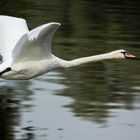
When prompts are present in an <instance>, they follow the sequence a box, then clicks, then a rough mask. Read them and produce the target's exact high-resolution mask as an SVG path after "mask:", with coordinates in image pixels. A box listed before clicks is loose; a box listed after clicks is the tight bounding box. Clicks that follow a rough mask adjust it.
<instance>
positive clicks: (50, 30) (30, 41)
mask: <svg viewBox="0 0 140 140" xmlns="http://www.w3.org/2000/svg"><path fill="white" fill-rule="evenodd" d="M59 26H60V23H56V22H51V23H48V24H44V25H41V26H39V27H37V28H35V29H33V30H31V31H29V30H28V27H27V25H26V21H25V20H24V19H21V18H16V17H10V16H0V52H1V56H2V60H3V62H2V64H1V65H0V77H1V78H4V79H20V80H22V79H31V78H34V77H37V76H39V75H41V74H44V73H46V72H48V71H50V70H52V69H56V68H68V67H72V66H77V65H80V64H83V63H88V62H95V61H99V60H105V59H119V58H133V57H135V56H134V55H131V54H128V53H127V52H126V51H125V50H117V51H113V52H109V53H106V54H101V55H95V56H89V57H83V58H79V59H75V60H71V61H66V60H63V59H60V58H58V57H56V56H55V55H53V54H52V53H51V42H52V38H53V35H54V33H55V31H56V30H57V29H58V27H59Z"/></svg>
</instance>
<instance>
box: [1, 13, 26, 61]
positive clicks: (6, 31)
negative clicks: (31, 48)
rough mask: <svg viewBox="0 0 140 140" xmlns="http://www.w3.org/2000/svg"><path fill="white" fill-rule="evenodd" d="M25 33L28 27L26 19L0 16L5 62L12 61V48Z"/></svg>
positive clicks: (2, 52) (2, 54) (2, 49)
mask: <svg viewBox="0 0 140 140" xmlns="http://www.w3.org/2000/svg"><path fill="white" fill-rule="evenodd" d="M25 33H28V28H27V25H26V21H25V20H24V19H21V18H15V17H10V16H0V54H1V56H2V57H3V61H4V62H8V63H11V61H12V50H13V49H14V47H15V46H16V44H17V42H18V40H19V39H20V38H21V37H22V36H23V35H24V34H25Z"/></svg>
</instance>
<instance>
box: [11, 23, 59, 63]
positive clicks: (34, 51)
mask: <svg viewBox="0 0 140 140" xmlns="http://www.w3.org/2000/svg"><path fill="white" fill-rule="evenodd" d="M59 26H60V23H56V22H51V23H48V24H44V25H42V26H39V27H37V28H35V29H33V30H31V31H30V32H29V33H28V34H26V35H24V36H23V37H22V38H21V40H20V41H19V42H18V44H17V46H16V48H15V49H14V51H13V57H14V62H17V61H28V60H36V59H38V60H39V59H41V58H44V57H47V56H49V54H50V53H51V42H52V38H53V35H54V33H55V31H56V30H57V29H58V27H59ZM20 46H22V47H20ZM17 50H18V51H17Z"/></svg>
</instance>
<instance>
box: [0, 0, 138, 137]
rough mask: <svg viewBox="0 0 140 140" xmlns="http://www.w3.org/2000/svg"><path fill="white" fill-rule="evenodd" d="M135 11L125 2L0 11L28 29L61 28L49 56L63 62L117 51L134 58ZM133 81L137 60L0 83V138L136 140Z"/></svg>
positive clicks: (72, 1)
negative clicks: (51, 24)
mask: <svg viewBox="0 0 140 140" xmlns="http://www.w3.org/2000/svg"><path fill="white" fill-rule="evenodd" d="M139 6H140V2H139V1H130V0H127V1H113V0H110V1H105V2H100V1H96V0H94V1H91V0H80V1H78V0H69V1H64V0H54V1H50V0H46V1H44V0H40V1H37V0H30V1H27V0H21V1H17V0H13V1H10V0H7V1H1V2H0V12H1V14H7V15H13V16H18V17H23V18H26V19H27V21H28V25H29V28H33V27H36V26H39V25H40V24H43V23H46V22H50V21H58V22H61V23H62V27H61V28H60V29H59V30H58V32H57V33H56V36H55V39H54V43H53V45H54V48H53V52H54V53H55V54H56V55H57V56H59V57H62V58H64V59H74V58H77V57H83V56H88V55H93V54H99V53H104V52H108V51H111V50H116V49H120V48H122V49H126V50H128V51H131V52H133V53H134V54H136V56H138V58H139V56H140V52H139V45H140V42H139V38H140V28H139V25H140V18H139V16H140V11H139ZM139 75H140V65H139V59H138V60H137V61H135V60H134V61H127V60H126V61H121V60H118V61H103V62H99V63H94V64H86V65H83V66H79V67H76V68H71V69H69V70H65V71H63V70H60V71H57V72H51V73H49V74H46V75H43V76H41V77H39V78H36V79H33V80H29V81H5V80H1V81H0V114H1V115H0V139H4V140H5V139H8V140H9V139H10V140H19V139H20V140H23V139H27V140H35V139H39V140H44V139H49V140H54V139H55V140H56V139H67V140H71V139H73V140H76V139H80V140H85V139H87V140H91V139H102V140H103V139H104V140H106V139H112V140H118V139H127V140H129V139H130V140H132V139H133V140H137V139H138V137H139V126H140V122H139V116H140V113H139V107H140V96H139V92H140V86H139V85H140V82H139V81H140V76H139ZM84 120H86V121H84ZM93 132H94V134H93Z"/></svg>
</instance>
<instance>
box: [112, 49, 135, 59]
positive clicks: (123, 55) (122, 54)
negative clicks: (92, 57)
mask: <svg viewBox="0 0 140 140" xmlns="http://www.w3.org/2000/svg"><path fill="white" fill-rule="evenodd" d="M110 54H111V55H112V57H113V58H116V59H119V58H120V59H121V58H126V59H133V58H135V56H134V55H132V54H130V53H129V52H127V51H126V50H123V49H121V50H116V51H113V52H111V53H110Z"/></svg>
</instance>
